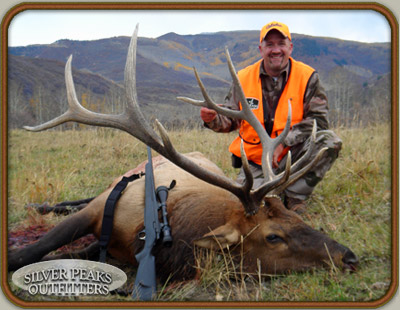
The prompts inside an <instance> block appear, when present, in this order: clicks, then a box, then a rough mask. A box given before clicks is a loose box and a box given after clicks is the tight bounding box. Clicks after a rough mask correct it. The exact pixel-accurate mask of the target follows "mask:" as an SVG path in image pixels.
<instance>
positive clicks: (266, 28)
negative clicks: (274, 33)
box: [260, 22, 292, 43]
mask: <svg viewBox="0 0 400 310" xmlns="http://www.w3.org/2000/svg"><path fill="white" fill-rule="evenodd" d="M272 29H276V30H278V31H279V32H280V33H282V35H283V36H284V37H285V38H289V40H290V41H292V37H291V35H290V32H289V27H288V26H286V25H285V24H283V23H280V22H270V23H268V24H266V25H265V26H264V27H262V28H261V32H260V43H261V42H262V40H264V39H265V36H266V35H267V34H268V32H270V31H271V30H272Z"/></svg>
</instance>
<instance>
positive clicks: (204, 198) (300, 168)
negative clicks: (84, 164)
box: [8, 27, 357, 280]
mask: <svg viewBox="0 0 400 310" xmlns="http://www.w3.org/2000/svg"><path fill="white" fill-rule="evenodd" d="M136 41H137V27H136V30H135V32H134V34H133V36H132V40H131V44H130V46H129V51H128V56H127V62H126V68H125V91H126V106H127V108H126V111H125V112H124V114H122V115H107V114H100V113H94V112H91V111H88V110H86V109H85V108H83V107H82V106H81V105H80V103H79V102H78V100H77V96H76V93H75V89H74V84H73V80H72V72H71V60H72V58H71V57H70V58H69V60H68V62H67V64H66V70H65V79H66V87H67V98H68V103H69V109H68V111H67V112H66V113H64V114H63V115H61V116H59V117H58V118H56V119H54V120H51V121H49V122H47V123H44V124H42V125H38V126H36V127H26V129H28V130H32V131H41V130H45V129H48V128H51V127H54V126H57V125H59V124H62V123H64V122H67V121H76V122H80V123H85V124H89V125H95V126H103V127H113V128H117V129H120V130H123V131H125V132H127V133H129V134H131V135H132V136H134V137H136V138H137V139H139V140H141V141H142V142H144V143H145V144H147V145H149V146H150V147H151V148H153V149H154V150H155V151H157V152H158V153H159V154H161V155H162V156H163V158H162V160H161V161H159V162H158V165H157V167H156V168H155V171H154V172H155V182H156V187H157V186H159V185H168V184H170V183H171V181H172V179H175V180H176V182H177V185H176V186H175V188H174V189H173V190H171V192H170V194H169V196H168V201H167V204H168V215H169V224H170V226H171V230H172V233H173V237H174V242H173V245H172V247H170V248H166V247H162V246H160V245H156V248H155V251H154V252H155V255H156V268H157V274H158V275H159V276H160V277H161V279H162V280H165V279H167V277H169V276H171V277H172V279H174V280H181V279H188V278H191V277H193V276H194V274H195V269H194V265H195V263H194V247H195V246H198V247H201V248H208V249H223V248H227V247H229V248H231V249H232V251H233V254H234V256H235V255H236V254H237V255H242V254H243V271H244V272H248V273H256V272H260V271H261V272H262V273H263V274H279V273H285V272H287V271H290V270H304V269H307V268H311V267H314V266H321V265H324V264H327V263H334V264H335V265H336V266H339V267H348V268H351V269H354V267H355V265H356V264H357V257H356V255H355V254H354V253H353V252H352V251H351V250H349V249H348V248H347V247H345V246H343V245H341V244H339V243H338V242H336V241H334V240H332V239H331V238H329V237H328V236H327V235H325V234H322V233H321V232H319V231H317V230H314V229H312V228H311V227H310V226H308V225H307V224H306V223H304V222H303V221H302V219H301V218H300V217H299V216H298V215H297V214H295V213H294V212H291V211H288V210H287V209H286V208H285V207H284V206H283V204H282V203H281V201H280V200H279V199H278V198H277V196H276V195H277V194H279V193H280V192H281V191H282V190H283V189H284V188H285V187H286V186H288V185H289V184H291V183H292V182H293V181H295V180H297V179H298V178H299V177H300V176H301V175H303V174H304V173H305V172H307V171H308V169H309V168H310V167H311V166H312V165H314V163H315V162H317V161H318V160H319V158H320V157H321V156H323V153H324V150H321V152H320V153H319V154H318V155H317V156H316V157H315V158H314V159H313V160H312V161H311V162H310V163H309V164H307V165H305V164H304V162H306V161H307V159H308V157H309V156H310V153H311V152H307V153H306V154H305V155H304V157H303V158H302V159H300V160H298V161H297V162H296V163H294V164H293V165H292V164H291V160H290V156H288V160H287V164H286V169H285V171H284V172H282V173H280V174H277V175H276V174H274V172H273V170H272V168H271V167H272V165H271V163H272V156H271V155H272V153H273V150H274V149H275V147H276V146H277V145H278V144H280V143H281V141H282V140H283V139H284V138H285V136H286V135H287V133H288V131H289V127H290V119H291V112H290V104H289V115H288V121H287V124H286V128H285V130H284V132H283V133H282V134H281V135H280V136H278V137H277V138H276V139H271V138H270V137H269V136H268V135H267V134H266V132H265V130H263V128H262V126H261V125H260V123H259V122H258V121H257V119H256V118H255V117H254V115H253V113H252V112H251V110H250V109H249V108H248V107H247V105H243V109H242V110H241V111H231V110H227V109H224V108H222V107H220V106H218V105H216V104H215V103H214V102H212V100H211V99H210V98H209V97H208V94H207V92H206V90H205V88H204V86H203V84H202V83H201V80H200V78H199V76H198V75H197V73H196V72H195V73H196V77H197V79H198V82H199V86H200V88H201V91H202V93H203V96H204V98H205V100H204V101H196V100H192V99H188V98H180V99H182V100H184V101H187V102H190V103H192V104H195V105H202V106H207V107H209V108H213V109H215V110H216V111H217V112H218V113H222V114H225V115H228V116H230V117H235V118H240V119H245V120H246V121H247V122H249V123H250V124H251V125H252V126H253V128H255V130H256V131H257V133H258V135H259V137H260V139H261V141H262V146H263V165H262V167H263V173H264V178H265V182H264V184H262V185H261V186H260V187H258V188H253V179H252V175H251V173H250V171H249V169H248V162H247V158H246V154H244V152H243V150H242V161H243V164H244V167H245V170H246V174H247V179H246V181H245V183H244V184H238V183H237V182H235V181H234V180H231V179H229V178H227V177H226V176H225V175H224V174H223V172H222V171H221V169H219V168H218V167H217V166H216V165H215V164H214V163H212V162H211V161H209V160H208V159H207V158H205V157H204V155H202V154H200V153H198V152H195V153H190V154H180V153H179V152H177V151H176V150H175V148H174V147H173V145H172V143H171V142H170V140H169V138H168V135H167V133H166V131H165V129H164V128H163V127H162V125H161V124H160V123H158V122H156V124H157V127H158V130H159V132H160V136H159V135H158V134H157V133H156V132H155V131H154V130H153V128H152V127H151V126H150V125H149V123H148V122H147V121H146V119H145V118H144V116H143V115H142V113H141V111H140V108H139V106H138V102H137V96H136V84H135V81H136V76H135V67H136ZM226 53H227V61H228V66H229V70H230V72H231V76H232V79H233V81H234V83H236V85H237V86H238V87H237V88H238V89H239V94H238V96H239V97H240V98H241V101H242V102H245V97H244V94H243V91H242V90H241V87H240V83H239V81H238V78H237V75H236V72H235V69H234V67H233V64H232V61H231V60H230V57H229V53H228V51H226ZM315 127H316V126H314V130H313V133H312V135H313V137H315V131H316V129H315ZM310 150H311V148H310ZM144 178H145V177H142V178H140V179H138V180H136V181H134V182H132V183H130V184H129V185H128V187H127V188H126V190H125V191H124V194H123V195H122V197H121V199H120V200H119V202H118V204H117V206H116V211H115V216H114V227H113V232H112V237H111V241H110V244H109V248H108V252H109V253H110V254H111V255H112V256H113V257H115V258H117V259H118V260H120V261H122V262H129V263H131V264H132V265H134V266H135V265H137V262H136V260H135V254H136V253H138V252H139V251H140V249H141V247H142V246H143V241H141V240H139V238H138V233H139V232H140V231H141V230H142V229H143V209H144ZM118 180H119V179H117V180H116V181H115V182H114V184H115V183H116V182H117V181H118ZM111 190H112V186H111V187H110V188H108V189H107V190H105V191H104V192H103V193H102V194H100V195H99V196H98V197H96V198H95V199H94V200H92V201H91V202H90V203H89V204H88V205H87V207H85V208H84V209H82V210H81V211H79V212H78V213H76V214H74V215H72V216H71V217H69V218H67V219H66V220H65V221H63V222H61V223H60V224H59V225H57V226H56V227H55V228H53V229H52V230H51V231H50V232H48V233H47V234H46V235H45V236H43V237H42V238H41V239H40V240H39V241H37V242H36V243H34V244H32V245H28V246H26V247H25V248H22V249H18V250H15V251H10V252H9V255H8V266H9V269H10V270H15V269H17V268H19V267H21V266H24V265H27V264H30V263H33V262H37V261H39V260H46V259H51V257H50V256H49V255H47V254H48V253H49V252H51V251H53V250H55V249H57V248H58V247H60V246H62V245H64V244H67V243H69V242H71V241H73V240H75V239H77V238H80V237H82V236H84V235H86V234H89V233H93V234H94V235H95V236H97V237H98V236H99V235H100V231H101V223H102V216H103V210H104V204H105V201H106V199H107V197H108V195H109V193H110V191H111ZM243 211H244V212H243ZM238 244H240V246H238V247H234V246H235V245H238ZM90 249H91V250H96V245H92V246H91V248H90ZM238 251H241V252H242V253H238ZM89 252H90V251H87V252H85V253H89ZM235 252H236V253H235ZM260 268H261V270H259V269H260Z"/></svg>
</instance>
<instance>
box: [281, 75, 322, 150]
mask: <svg viewBox="0 0 400 310" xmlns="http://www.w3.org/2000/svg"><path fill="white" fill-rule="evenodd" d="M314 119H315V120H316V121H317V130H325V129H328V127H329V123H328V98H327V96H326V92H325V89H324V88H323V86H322V85H321V82H320V80H319V75H318V73H316V72H315V73H314V74H313V75H312V76H311V78H310V80H309V83H308V87H307V89H306V94H305V96H304V116H303V120H302V121H301V122H300V123H298V124H296V125H294V126H293V127H292V130H291V131H290V132H289V134H288V136H287V137H286V139H285V144H286V145H288V146H292V145H296V144H299V143H302V142H304V141H305V140H306V139H307V138H308V137H309V135H310V134H311V131H312V127H313V122H314Z"/></svg>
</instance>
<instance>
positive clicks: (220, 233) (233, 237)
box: [194, 223, 240, 250]
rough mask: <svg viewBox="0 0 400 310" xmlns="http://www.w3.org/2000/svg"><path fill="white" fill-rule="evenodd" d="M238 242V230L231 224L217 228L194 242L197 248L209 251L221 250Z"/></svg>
mask: <svg viewBox="0 0 400 310" xmlns="http://www.w3.org/2000/svg"><path fill="white" fill-rule="evenodd" d="M239 241H240V232H239V230H238V229H237V228H236V227H234V226H233V225H231V224H229V223H228V224H225V225H222V226H219V227H217V228H216V229H214V230H213V231H211V232H209V233H208V234H205V235H204V236H203V237H201V238H200V239H197V240H195V241H194V244H195V245H196V246H198V247H202V248H207V249H211V250H221V249H225V248H227V247H228V246H231V245H233V244H235V243H238V242H239Z"/></svg>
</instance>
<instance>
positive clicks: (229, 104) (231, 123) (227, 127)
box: [204, 85, 240, 132]
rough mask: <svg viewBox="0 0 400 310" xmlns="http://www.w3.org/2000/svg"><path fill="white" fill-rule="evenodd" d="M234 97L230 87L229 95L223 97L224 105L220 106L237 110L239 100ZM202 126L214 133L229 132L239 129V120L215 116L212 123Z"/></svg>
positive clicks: (219, 115)
mask: <svg viewBox="0 0 400 310" xmlns="http://www.w3.org/2000/svg"><path fill="white" fill-rule="evenodd" d="M235 97H236V96H235V92H234V90H233V85H232V86H231V88H230V90H229V93H228V94H227V95H226V97H225V103H224V104H223V105H222V106H223V107H225V108H228V109H231V110H239V100H237V99H236V98H235ZM204 126H205V127H207V128H209V129H211V130H213V131H215V132H231V131H234V130H236V129H238V128H239V127H240V120H237V119H232V118H229V117H227V116H224V115H221V114H217V117H216V118H215V119H214V120H213V121H211V122H209V123H204Z"/></svg>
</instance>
